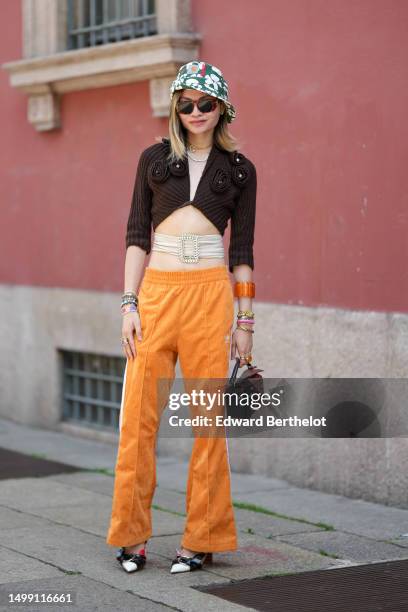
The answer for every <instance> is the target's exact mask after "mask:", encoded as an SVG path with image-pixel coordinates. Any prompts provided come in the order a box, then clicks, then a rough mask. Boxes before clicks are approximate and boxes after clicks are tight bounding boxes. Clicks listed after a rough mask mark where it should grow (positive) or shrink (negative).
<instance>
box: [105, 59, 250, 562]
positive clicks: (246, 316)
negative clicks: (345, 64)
mask: <svg viewBox="0 0 408 612" xmlns="http://www.w3.org/2000/svg"><path fill="white" fill-rule="evenodd" d="M170 97H171V107H170V117H169V136H170V137H169V138H162V139H161V142H158V143H156V144H153V145H151V146H149V147H147V148H146V149H145V150H144V151H143V152H142V153H141V155H140V159H139V164H138V168H137V173H136V180H135V186H134V192H133V196H132V204H131V210H130V214H129V219H128V225H127V234H126V247H127V251H126V262H125V293H124V295H123V297H122V313H123V326H122V344H123V347H124V351H125V354H126V357H127V362H126V368H125V374H124V385H123V393H122V402H121V414H120V438H119V448H118V456H117V460H116V467H115V484H114V495H113V504H112V516H111V521H110V527H109V531H108V535H107V538H106V541H107V543H108V544H111V545H113V546H120V548H119V551H118V553H117V559H118V561H119V562H120V564H121V566H122V567H123V569H124V570H125V571H127V572H132V571H136V570H139V569H141V568H142V567H144V565H145V563H146V543H147V540H148V539H149V538H150V537H151V535H152V519H151V503H152V499H153V494H154V490H155V486H156V461H155V445H156V436H157V431H158V429H159V426H160V417H161V412H162V410H163V409H164V407H165V406H163V405H161V402H160V400H159V399H158V394H157V385H156V383H157V380H158V379H159V378H165V379H167V380H169V381H172V380H174V376H175V365H176V362H177V357H178V358H179V359H180V366H181V370H182V373H183V377H184V378H198V379H201V378H204V379H205V378H207V379H222V378H224V379H225V378H226V377H227V376H228V371H229V359H230V358H231V359H233V358H235V356H236V353H237V351H238V354H239V356H240V358H241V361H240V366H243V365H244V364H245V363H251V359H252V357H251V349H252V333H253V323H254V314H253V312H252V309H251V307H252V298H253V297H254V296H255V285H254V283H253V282H252V270H253V269H254V261H253V240H254V228H255V200H256V185H257V183H256V169H255V166H254V164H253V163H252V162H251V161H250V160H249V159H248V158H247V157H245V156H244V155H243V154H242V153H240V152H238V151H237V150H236V148H235V147H236V141H235V139H234V138H233V137H232V136H231V135H230V133H229V131H228V125H227V124H228V123H230V122H231V121H232V120H233V119H234V117H235V109H234V107H233V106H232V104H231V103H230V102H229V101H228V85H227V83H226V81H225V80H224V78H223V75H222V73H221V71H220V70H219V69H218V68H216V67H215V66H212V65H211V64H208V63H206V62H199V61H192V62H189V63H188V64H185V65H184V66H181V68H180V70H179V72H178V75H177V77H176V79H175V80H174V81H173V83H172V85H171V88H170ZM229 218H231V236H230V245H229V251H228V255H229V271H230V272H232V273H233V274H234V277H235V283H234V291H233V290H232V286H231V283H230V280H229V275H228V268H227V266H226V264H225V259H224V246H223V240H222V236H223V234H224V230H225V228H226V226H227V224H228V219H229ZM152 225H153V229H154V240H153V245H152V244H151V227H152ZM150 251H152V254H151V256H150V261H149V265H148V266H147V267H146V269H145V272H144V276H143V280H142V282H141V284H140V288H139V291H138V293H137V287H138V285H139V281H140V277H141V274H142V269H143V265H144V260H145V256H146V254H149V253H150ZM234 295H235V296H236V297H238V298H239V307H240V309H241V310H240V311H239V312H238V318H237V325H236V328H235V330H234V332H233V334H232V333H231V332H232V326H233V319H234ZM186 513H187V518H186V523H185V529H184V534H183V538H182V541H181V549H180V550H177V552H176V557H175V558H174V560H173V561H172V564H171V568H170V571H171V573H177V572H184V571H191V570H194V569H199V568H201V567H202V565H203V563H204V561H205V560H207V561H211V560H212V554H211V553H212V552H220V551H227V550H236V549H237V533H236V525H235V518H234V512H233V506H232V499H231V489H230V465H229V457H228V446H227V441H226V437H207V438H198V437H196V438H195V440H194V445H193V450H192V454H191V458H190V465H189V475H188V483H187V494H186Z"/></svg>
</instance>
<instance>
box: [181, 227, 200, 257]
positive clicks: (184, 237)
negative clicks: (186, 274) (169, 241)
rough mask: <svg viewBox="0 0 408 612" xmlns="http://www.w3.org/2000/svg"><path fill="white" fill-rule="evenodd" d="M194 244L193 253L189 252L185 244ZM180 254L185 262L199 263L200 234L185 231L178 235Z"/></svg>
mask: <svg viewBox="0 0 408 612" xmlns="http://www.w3.org/2000/svg"><path fill="white" fill-rule="evenodd" d="M187 244H189V245H190V246H192V249H193V252H192V254H187V252H186V251H185V245H187ZM178 256H179V259H180V260H181V261H183V262H184V263H197V261H198V235H197V234H190V233H188V232H183V233H182V234H181V236H178Z"/></svg>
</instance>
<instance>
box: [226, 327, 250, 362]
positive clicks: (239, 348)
mask: <svg viewBox="0 0 408 612" xmlns="http://www.w3.org/2000/svg"><path fill="white" fill-rule="evenodd" d="M251 351H252V333H251V332H249V331H245V330H243V329H235V331H234V333H233V334H232V340H231V359H235V357H238V356H241V355H242V357H241V361H240V364H239V367H240V368H241V367H242V366H243V365H245V364H246V363H247V361H245V355H250V354H251ZM237 353H238V354H237Z"/></svg>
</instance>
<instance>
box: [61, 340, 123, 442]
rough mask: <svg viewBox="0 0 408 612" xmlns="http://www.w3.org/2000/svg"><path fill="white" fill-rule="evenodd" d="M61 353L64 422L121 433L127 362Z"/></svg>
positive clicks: (119, 359)
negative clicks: (124, 378) (121, 406)
mask: <svg viewBox="0 0 408 612" xmlns="http://www.w3.org/2000/svg"><path fill="white" fill-rule="evenodd" d="M61 353H62V377H61V379H62V404H63V406H62V419H63V420H64V421H70V422H74V423H76V424H81V425H84V426H88V427H92V428H97V429H104V430H110V431H112V430H113V431H115V432H117V431H119V413H120V405H121V399H122V389H123V375H124V371H125V365H126V359H125V358H124V357H110V356H108V355H97V354H94V353H80V352H73V351H61Z"/></svg>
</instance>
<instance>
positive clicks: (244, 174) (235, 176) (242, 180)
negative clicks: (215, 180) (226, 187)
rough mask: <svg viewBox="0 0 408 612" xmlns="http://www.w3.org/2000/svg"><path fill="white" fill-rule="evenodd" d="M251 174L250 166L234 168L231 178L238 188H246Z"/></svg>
mask: <svg viewBox="0 0 408 612" xmlns="http://www.w3.org/2000/svg"><path fill="white" fill-rule="evenodd" d="M249 176H250V172H249V167H248V164H247V163H245V164H239V165H236V166H232V172H231V177H232V180H233V182H234V183H235V185H236V186H237V187H244V186H245V185H246V184H247V182H248V180H249Z"/></svg>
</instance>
